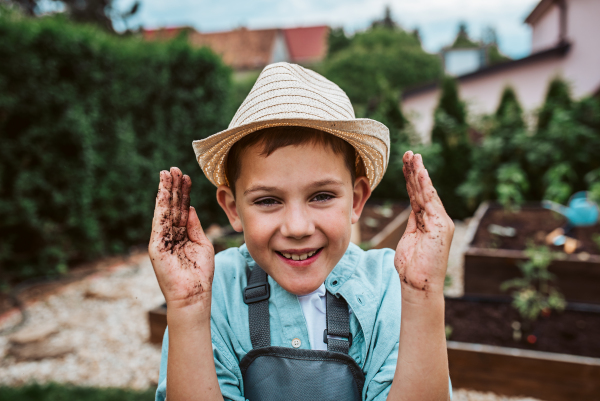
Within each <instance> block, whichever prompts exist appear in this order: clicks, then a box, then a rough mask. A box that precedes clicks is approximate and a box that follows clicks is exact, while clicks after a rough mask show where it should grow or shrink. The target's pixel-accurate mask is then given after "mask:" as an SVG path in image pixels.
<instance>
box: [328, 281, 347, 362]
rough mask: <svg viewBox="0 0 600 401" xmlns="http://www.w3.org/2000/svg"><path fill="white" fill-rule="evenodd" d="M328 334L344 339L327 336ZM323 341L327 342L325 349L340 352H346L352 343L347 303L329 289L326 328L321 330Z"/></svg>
mask: <svg viewBox="0 0 600 401" xmlns="http://www.w3.org/2000/svg"><path fill="white" fill-rule="evenodd" d="M328 335H329V336H335V337H343V338H345V339H338V338H328V337H327V336H328ZM346 339H347V340H346ZM323 342H324V343H325V344H327V351H331V352H341V353H342V354H348V350H349V349H350V346H351V345H352V334H350V312H349V311H348V303H346V300H345V299H344V298H342V297H339V298H337V297H336V296H335V295H333V294H332V293H330V292H329V291H327V328H326V329H325V331H324V332H323Z"/></svg>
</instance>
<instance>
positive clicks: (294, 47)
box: [283, 25, 329, 63]
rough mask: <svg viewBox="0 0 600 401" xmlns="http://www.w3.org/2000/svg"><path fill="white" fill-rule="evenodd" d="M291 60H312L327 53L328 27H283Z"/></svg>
mask: <svg viewBox="0 0 600 401" xmlns="http://www.w3.org/2000/svg"><path fill="white" fill-rule="evenodd" d="M283 34H284V35H285V41H286V45H287V47H288V51H289V54H290V58H291V61H293V62H297V63H302V62H313V61H320V60H322V59H323V58H324V57H325V55H326V54H327V37H328V34H329V27H327V26H325V25H321V26H311V27H303V28H286V29H283Z"/></svg>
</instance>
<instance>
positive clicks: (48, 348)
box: [7, 342, 74, 362]
mask: <svg viewBox="0 0 600 401" xmlns="http://www.w3.org/2000/svg"><path fill="white" fill-rule="evenodd" d="M73 351H74V348H73V347H72V346H69V345H50V344H48V343H46V342H34V343H28V344H19V345H18V344H13V345H11V347H10V348H9V349H8V352H7V355H9V356H13V357H14V358H15V359H16V360H17V361H18V362H24V361H39V360H42V359H50V358H60V357H62V356H65V355H67V354H70V353H72V352H73Z"/></svg>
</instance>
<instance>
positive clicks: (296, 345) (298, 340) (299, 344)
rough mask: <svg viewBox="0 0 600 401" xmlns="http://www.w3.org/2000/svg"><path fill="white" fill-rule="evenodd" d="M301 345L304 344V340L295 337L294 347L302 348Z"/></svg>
mask: <svg viewBox="0 0 600 401" xmlns="http://www.w3.org/2000/svg"><path fill="white" fill-rule="evenodd" d="M301 345H302V341H300V339H299V338H294V339H293V340H292V347H294V348H300V346H301Z"/></svg>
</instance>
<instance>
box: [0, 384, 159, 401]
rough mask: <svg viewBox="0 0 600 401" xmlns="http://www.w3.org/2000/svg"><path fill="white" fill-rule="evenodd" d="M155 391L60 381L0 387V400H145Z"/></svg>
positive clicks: (149, 398)
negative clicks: (95, 386) (93, 386)
mask: <svg viewBox="0 0 600 401" xmlns="http://www.w3.org/2000/svg"><path fill="white" fill-rule="evenodd" d="M154 393H155V390H154V389H148V390H145V391H135V390H127V389H116V388H92V387H76V386H72V385H68V384H58V383H49V384H28V385H25V386H23V387H8V386H2V387H0V401H9V400H19V401H70V400H77V401H145V400H151V399H153V398H154Z"/></svg>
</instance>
